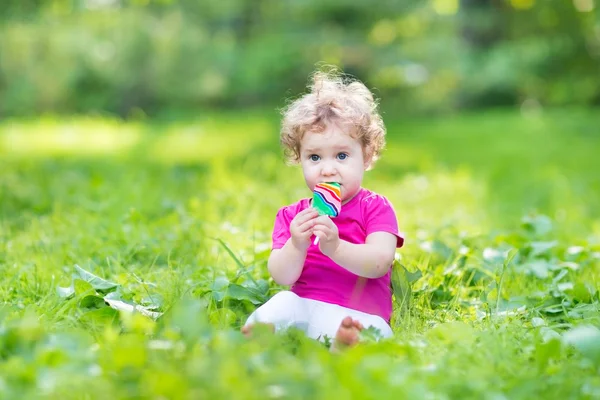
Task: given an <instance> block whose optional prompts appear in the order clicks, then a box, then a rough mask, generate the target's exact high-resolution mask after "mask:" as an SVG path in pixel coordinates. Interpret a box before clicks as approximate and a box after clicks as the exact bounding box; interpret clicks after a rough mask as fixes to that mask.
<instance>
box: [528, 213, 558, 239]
mask: <svg viewBox="0 0 600 400" xmlns="http://www.w3.org/2000/svg"><path fill="white" fill-rule="evenodd" d="M522 222H523V227H524V228H525V229H526V230H528V231H530V232H532V233H533V234H534V235H536V236H541V235H545V234H546V233H548V232H550V231H551V230H552V220H551V219H550V218H548V217H547V216H545V215H537V216H534V217H530V216H526V217H524V218H523V220H522Z"/></svg>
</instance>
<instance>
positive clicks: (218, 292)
mask: <svg viewBox="0 0 600 400" xmlns="http://www.w3.org/2000/svg"><path fill="white" fill-rule="evenodd" d="M228 286H229V279H227V277H225V276H219V277H217V278H216V279H215V281H214V282H213V283H212V285H210V290H211V291H212V295H213V298H214V299H215V301H223V299H224V298H225V295H226V294H227V287H228Z"/></svg>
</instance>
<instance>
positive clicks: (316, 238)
mask: <svg viewBox="0 0 600 400" xmlns="http://www.w3.org/2000/svg"><path fill="white" fill-rule="evenodd" d="M317 243H319V237H318V236H317V237H315V241H314V242H313V244H314V245H315V246H316V245H317Z"/></svg>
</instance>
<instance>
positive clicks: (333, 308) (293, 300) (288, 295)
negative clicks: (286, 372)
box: [245, 291, 393, 341]
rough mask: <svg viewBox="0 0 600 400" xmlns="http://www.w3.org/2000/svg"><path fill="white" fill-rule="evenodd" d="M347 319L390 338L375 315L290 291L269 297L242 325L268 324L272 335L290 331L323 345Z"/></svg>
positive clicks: (386, 329)
mask: <svg viewBox="0 0 600 400" xmlns="http://www.w3.org/2000/svg"><path fill="white" fill-rule="evenodd" d="M348 316H349V317H351V318H352V319H354V320H357V321H359V322H360V323H361V324H362V325H363V326H364V327H365V328H369V327H374V328H376V329H378V330H379V333H380V335H381V336H382V337H384V338H388V337H391V336H392V335H393V333H392V328H390V326H389V325H388V323H387V322H386V321H385V320H384V319H383V318H381V317H380V316H379V315H372V314H367V313H364V312H362V311H357V310H352V309H350V308H346V307H342V306H339V305H337V304H330V303H325V302H323V301H318V300H311V299H305V298H303V297H300V296H298V295H297V294H295V293H293V292H290V291H282V292H279V293H277V294H276V295H275V296H273V297H272V298H271V299H270V300H269V301H267V302H266V303H265V304H263V305H262V306H261V307H259V308H258V309H256V311H254V312H253V313H252V314H251V315H250V317H248V320H247V321H246V324H245V325H252V324H255V323H257V322H263V323H271V324H273V325H275V331H280V330H285V329H288V328H292V327H293V328H296V329H299V330H301V331H303V332H304V333H305V334H306V336H308V337H310V338H313V339H317V340H322V341H323V340H325V338H326V337H327V338H329V339H333V338H335V334H336V332H337V330H338V328H339V327H340V324H341V323H342V320H343V319H344V318H346V317H348Z"/></svg>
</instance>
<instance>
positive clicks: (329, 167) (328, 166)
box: [321, 162, 337, 176]
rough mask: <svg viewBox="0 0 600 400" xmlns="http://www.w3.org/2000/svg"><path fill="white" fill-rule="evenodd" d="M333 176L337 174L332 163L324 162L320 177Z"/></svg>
mask: <svg viewBox="0 0 600 400" xmlns="http://www.w3.org/2000/svg"><path fill="white" fill-rule="evenodd" d="M335 174H337V169H336V168H335V165H333V163H331V162H325V163H323V164H322V168H321V175H323V176H333V175H335Z"/></svg>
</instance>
